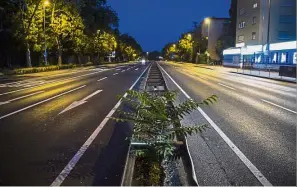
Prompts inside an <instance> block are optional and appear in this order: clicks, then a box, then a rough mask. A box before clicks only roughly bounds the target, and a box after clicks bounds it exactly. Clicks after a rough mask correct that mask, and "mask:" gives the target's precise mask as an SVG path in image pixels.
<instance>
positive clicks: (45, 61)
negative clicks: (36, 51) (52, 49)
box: [43, 0, 49, 66]
mask: <svg viewBox="0 0 297 187" xmlns="http://www.w3.org/2000/svg"><path fill="white" fill-rule="evenodd" d="M46 6H49V1H48V0H45V1H44V2H43V34H44V54H43V55H44V63H45V65H46V66H47V65H48V62H47V51H46V48H47V47H46V36H45V7H46Z"/></svg>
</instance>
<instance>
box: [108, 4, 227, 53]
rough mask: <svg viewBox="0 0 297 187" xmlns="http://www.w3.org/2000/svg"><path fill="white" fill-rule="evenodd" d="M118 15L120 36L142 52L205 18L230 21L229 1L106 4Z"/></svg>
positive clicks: (175, 38) (158, 48)
mask: <svg viewBox="0 0 297 187" xmlns="http://www.w3.org/2000/svg"><path fill="white" fill-rule="evenodd" d="M107 1H108V4H109V5H110V6H112V8H113V9H114V10H115V11H116V12H117V13H118V16H119V18H120V31H121V33H128V34H130V35H132V36H133V37H134V38H136V40H137V41H138V42H139V43H140V45H141V46H142V48H143V50H144V51H153V50H161V49H162V48H163V47H164V45H165V44H166V43H168V42H172V41H176V40H178V37H179V36H180V34H181V33H183V32H186V31H188V30H189V29H191V28H192V27H193V21H197V22H198V23H199V22H200V21H201V20H203V19H204V18H205V17H208V16H215V17H229V14H228V10H229V7H230V3H231V0H107Z"/></svg>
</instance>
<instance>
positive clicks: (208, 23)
mask: <svg viewBox="0 0 297 187" xmlns="http://www.w3.org/2000/svg"><path fill="white" fill-rule="evenodd" d="M204 21H205V23H206V24H207V36H208V38H209V36H210V24H211V19H210V18H205V20H204Z"/></svg>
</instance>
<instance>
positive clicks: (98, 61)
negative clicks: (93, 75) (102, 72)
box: [96, 53, 100, 64]
mask: <svg viewBox="0 0 297 187" xmlns="http://www.w3.org/2000/svg"><path fill="white" fill-rule="evenodd" d="M96 62H97V63H98V64H100V55H99V53H98V54H97V60H96Z"/></svg>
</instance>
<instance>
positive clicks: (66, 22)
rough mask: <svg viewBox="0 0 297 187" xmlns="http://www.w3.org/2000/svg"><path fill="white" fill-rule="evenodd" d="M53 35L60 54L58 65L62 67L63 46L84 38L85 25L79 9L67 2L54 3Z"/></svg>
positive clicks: (52, 17) (51, 24)
mask: <svg viewBox="0 0 297 187" xmlns="http://www.w3.org/2000/svg"><path fill="white" fill-rule="evenodd" d="M50 27H51V35H52V36H53V37H52V38H53V41H52V42H53V43H54V45H55V47H56V48H57V52H58V65H62V54H63V44H65V43H67V42H75V40H76V39H77V38H78V37H81V36H82V33H83V30H84V25H83V21H82V19H81V17H80V15H79V12H78V10H77V8H76V7H75V6H74V5H73V4H71V3H67V2H65V1H54V2H53V5H52V16H51V23H50Z"/></svg>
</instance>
